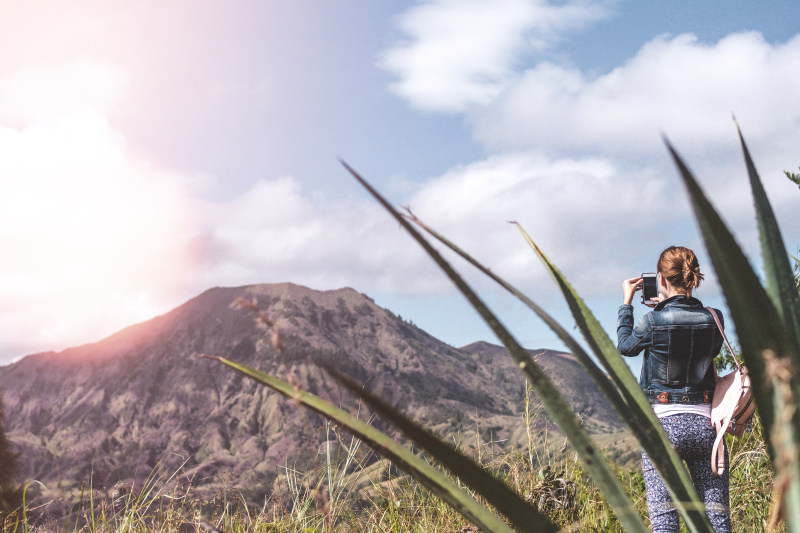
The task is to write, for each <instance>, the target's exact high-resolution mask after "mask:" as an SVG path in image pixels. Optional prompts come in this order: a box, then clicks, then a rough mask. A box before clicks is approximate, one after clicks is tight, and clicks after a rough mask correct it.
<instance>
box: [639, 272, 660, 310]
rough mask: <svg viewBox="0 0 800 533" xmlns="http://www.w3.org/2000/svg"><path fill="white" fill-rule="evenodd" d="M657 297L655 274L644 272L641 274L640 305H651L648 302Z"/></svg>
mask: <svg viewBox="0 0 800 533" xmlns="http://www.w3.org/2000/svg"><path fill="white" fill-rule="evenodd" d="M656 296H658V284H657V283H656V274H655V273H654V272H646V273H644V274H642V303H643V304H650V305H653V302H651V301H650V299H651V298H655V297H656Z"/></svg>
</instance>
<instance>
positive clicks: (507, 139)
mask: <svg viewBox="0 0 800 533" xmlns="http://www.w3.org/2000/svg"><path fill="white" fill-rule="evenodd" d="M2 15H3V16H2V17H0V48H1V49H2V50H3V51H4V52H3V54H1V55H0V180H2V181H1V183H2V194H0V250H1V251H0V362H8V361H11V360H13V359H15V358H18V357H20V356H23V355H26V354H28V353H33V352H37V351H44V350H60V349H63V348H65V347H68V346H72V345H76V344H83V343H86V342H92V341H96V340H99V339H101V338H103V337H104V336H106V335H108V334H111V333H113V332H114V331H116V330H118V329H120V328H122V327H124V326H126V325H130V324H132V323H136V322H139V321H142V320H145V319H148V318H151V317H153V316H156V315H158V314H162V313H164V312H166V311H168V310H169V309H171V308H173V307H175V306H177V305H179V304H181V303H182V302H184V301H185V300H187V299H188V298H191V297H192V296H195V295H197V294H199V293H200V292H202V291H203V290H205V289H207V288H210V287H214V286H234V285H243V284H250V283H265V282H282V281H292V282H295V283H300V284H304V285H307V286H310V287H312V288H315V289H322V290H326V289H336V288H340V287H344V286H351V287H354V288H356V289H357V290H359V291H361V292H364V293H366V294H368V295H369V296H371V297H372V298H374V299H375V300H376V302H377V303H378V304H380V305H383V306H385V307H388V308H390V309H392V310H393V311H394V312H395V313H397V314H400V315H402V316H403V317H404V318H406V319H408V320H411V321H412V322H414V323H415V324H417V325H419V326H421V327H423V328H424V329H426V330H427V331H429V332H430V333H432V334H433V335H435V336H437V337H439V338H441V339H442V340H444V341H446V342H449V343H451V344H453V345H456V346H460V345H463V344H466V343H469V342H471V341H474V340H478V339H486V340H493V337H492V335H491V333H490V332H488V330H487V329H486V328H485V327H484V326H483V325H482V324H481V323H480V322H479V319H478V318H477V315H476V314H475V313H474V312H473V311H472V310H470V309H468V308H467V307H466V306H465V304H464V301H463V299H462V298H461V296H460V295H458V294H457V293H456V292H455V290H454V289H453V287H452V286H451V285H450V283H449V282H448V281H447V280H446V279H445V278H444V276H443V275H442V274H441V273H440V272H438V271H437V269H436V267H435V266H434V265H433V263H432V262H431V261H430V260H429V259H427V258H426V257H424V256H423V255H422V253H421V252H420V250H419V249H418V248H417V246H416V245H415V244H414V243H413V242H412V241H411V240H410V238H409V237H408V236H407V235H405V234H404V233H403V232H402V230H401V229H400V228H399V227H398V225H397V224H396V223H395V222H393V221H391V220H390V219H389V218H388V216H387V214H386V213H385V212H383V211H381V209H380V208H379V207H377V206H376V204H375V203H374V202H373V201H372V200H371V199H370V198H369V197H368V196H367V195H366V193H365V192H364V191H363V190H361V189H360V188H359V186H358V185H357V184H356V183H355V182H354V181H353V180H352V178H350V176H349V175H348V174H347V172H345V170H344V169H343V168H342V166H341V165H340V163H339V158H341V159H343V160H345V161H347V162H348V163H349V164H350V165H351V166H353V167H354V168H355V169H356V170H358V171H359V172H360V173H361V174H363V175H364V176H365V177H366V178H367V179H369V180H371V181H372V182H373V184H375V185H376V186H377V187H378V188H379V189H380V190H381V191H382V192H383V193H384V194H385V195H386V196H388V197H389V198H390V199H391V200H392V201H393V202H394V203H396V204H397V205H403V206H409V207H410V208H411V209H412V210H413V211H414V212H415V213H416V214H417V215H418V216H419V217H420V218H422V219H424V220H425V221H427V222H428V223H429V224H431V225H432V226H434V227H436V228H437V229H439V230H441V231H442V232H444V233H445V234H447V235H448V236H450V237H451V238H452V239H453V240H455V241H456V242H458V243H459V244H461V245H462V246H463V247H464V248H466V249H467V250H469V251H470V252H472V253H473V255H474V256H475V257H477V258H478V259H479V260H482V261H484V262H485V263H486V264H487V265H488V266H490V267H491V268H492V269H493V270H494V271H495V272H498V273H500V274H501V275H503V276H506V277H507V278H508V279H509V280H510V281H512V282H513V283H515V284H517V285H519V286H520V287H521V288H523V289H525V290H526V292H527V293H528V294H529V295H530V296H531V297H533V298H534V299H535V300H536V301H537V302H539V303H540V304H542V305H544V306H545V307H548V308H549V309H551V310H552V311H553V313H554V314H555V315H556V316H557V317H559V318H560V319H562V320H563V321H564V323H565V325H567V326H568V327H569V326H571V324H572V322H571V320H570V319H569V316H568V313H567V312H566V307H565V306H564V304H563V303H562V302H561V300H560V299H559V298H558V295H557V294H556V292H555V288H554V284H553V283H552V281H551V280H550V279H549V277H548V276H547V275H546V273H545V272H544V270H543V269H542V267H541V266H540V264H539V263H538V261H537V260H536V258H535V257H534V256H533V254H532V253H531V251H530V250H529V249H528V248H527V245H526V244H525V242H524V241H523V240H522V238H521V237H520V235H519V233H518V232H517V231H516V230H515V229H514V227H513V226H511V225H509V224H507V221H509V220H516V221H519V222H520V223H521V224H522V225H523V226H524V227H525V228H526V229H527V231H528V232H529V233H530V234H531V235H532V237H533V238H534V239H535V240H536V241H537V242H538V243H539V245H540V246H541V247H542V248H543V249H544V250H545V252H546V253H547V254H548V255H549V256H550V258H551V259H553V260H554V261H555V262H556V263H557V264H558V265H559V266H560V268H561V269H562V270H563V271H564V272H565V273H566V274H567V276H568V277H569V278H570V280H571V281H572V282H573V284H574V285H575V286H576V288H577V289H578V290H579V292H581V293H582V294H583V296H584V297H585V298H586V300H587V301H588V303H589V305H590V306H591V307H592V308H593V309H594V310H595V312H596V313H597V314H598V316H599V318H601V320H602V321H603V323H604V324H605V325H606V326H607V327H608V329H609V331H610V332H611V333H613V329H614V325H615V324H614V322H615V317H616V307H617V305H618V303H619V300H620V298H621V290H620V284H621V281H622V280H623V279H624V278H627V277H632V276H634V275H637V274H639V273H641V272H643V271H652V270H653V269H654V263H655V260H656V259H657V256H658V253H659V252H660V251H661V250H662V249H663V248H665V247H666V246H668V245H671V244H685V245H688V246H691V247H694V248H696V250H697V252H698V253H699V255H700V257H701V261H703V263H704V264H706V265H707V266H710V265H708V262H707V261H706V260H705V258H706V254H705V250H704V249H703V246H702V241H701V240H700V239H699V237H698V234H697V228H696V226H695V224H694V222H693V221H692V219H691V216H690V213H689V212H688V208H687V203H686V200H685V194H684V191H683V189H682V185H681V183H680V181H679V178H678V176H677V173H676V172H675V169H674V166H673V164H672V162H671V161H670V160H669V158H668V155H667V152H666V150H665V148H664V144H663V142H662V138H661V136H662V135H666V136H667V137H668V138H669V139H670V141H671V142H672V143H673V144H674V145H675V147H676V148H677V149H678V151H679V152H680V153H681V154H682V155H683V156H684V157H685V159H686V160H687V161H688V163H689V165H690V167H691V168H692V169H693V170H694V171H695V173H696V174H697V176H698V179H699V180H700V181H701V183H702V185H703V186H704V188H705V189H706V190H707V191H708V192H709V194H710V195H711V197H712V198H713V201H714V203H715V204H716V205H717V206H718V207H719V208H720V209H721V210H722V211H723V214H724V218H725V219H726V221H727V222H728V223H729V224H730V226H731V227H732V228H733V229H734V231H735V233H736V235H737V237H738V240H739V242H740V243H741V244H742V245H743V247H745V249H746V250H747V252H748V254H749V255H750V257H751V258H752V262H753V264H754V266H755V267H756V268H758V267H759V266H760V262H759V261H758V253H757V250H758V242H757V235H756V232H755V225H754V220H753V209H752V202H751V200H750V197H749V190H748V184H747V178H746V174H745V169H744V166H743V163H742V158H741V154H740V150H739V148H738V141H737V137H736V133H735V129H734V125H733V121H732V115H734V114H735V116H736V118H737V120H738V122H739V124H740V125H741V127H742V129H743V131H744V134H745V136H746V138H747V141H748V143H749V145H750V148H751V150H752V152H753V155H754V157H755V159H756V163H757V166H758V168H759V171H760V173H761V175H762V177H763V179H764V182H765V186H766V188H767V191H768V194H769V195H770V197H771V199H772V201H773V203H774V207H775V209H776V211H777V214H778V218H779V221H780V223H781V226H782V228H783V232H784V238H785V239H786V242H787V245H788V246H789V247H790V249H792V251H796V249H797V247H798V245H800V209H797V206H798V205H800V191H798V189H797V187H796V186H795V185H793V184H792V183H790V182H789V181H788V180H787V179H786V178H785V177H783V170H797V167H798V165H800V98H798V95H800V74H798V73H800V34H798V30H797V21H798V20H800V6H798V4H797V3H796V2H794V1H790V0H785V1H780V2H778V1H776V2H772V3H770V8H769V9H764V8H763V7H760V6H759V5H758V4H757V3H754V2H744V1H738V0H734V1H730V0H727V1H706V2H696V1H690V0H674V1H672V2H634V1H631V0H629V1H624V0H619V1H614V0H607V1H597V2H591V1H588V0H561V1H547V0H492V1H489V0H427V1H420V2H416V3H408V2H399V1H394V0H392V1H389V0H384V1H381V2H374V1H371V0H346V1H341V2H327V1H321V0H318V1H311V0H301V1H296V2H279V1H277V0H231V1H228V2H212V1H210V0H202V1H197V0H193V1H189V0H173V1H170V2H156V1H154V0H140V1H137V2H126V3H122V2H106V1H102V0H86V1H82V0H79V1H77V2H68V3H65V2H57V1H54V0H31V1H29V2H14V3H13V4H12V3H10V2H8V3H7V5H4V6H3V10H2ZM455 264H456V265H457V266H458V267H459V268H460V269H461V270H462V271H463V272H464V273H466V274H468V275H469V279H470V280H472V281H474V283H475V284H476V286H477V287H478V288H479V289H480V290H481V291H483V294H484V295H485V298H486V300H487V302H489V303H490V305H491V306H492V307H493V309H495V310H496V311H497V312H498V313H499V314H500V315H501V317H502V318H503V320H504V321H505V322H506V323H507V324H508V325H510V326H511V327H512V329H513V331H514V332H515V333H516V335H517V336H518V338H519V339H520V341H521V342H522V343H523V344H525V345H526V346H528V347H530V348H540V347H553V348H558V347H560V343H558V341H557V340H555V339H554V337H553V335H552V334H550V332H549V331H548V330H547V329H546V328H545V327H543V326H542V325H541V324H540V323H539V322H538V321H537V320H536V319H535V317H533V316H531V315H530V314H529V313H527V312H525V311H524V310H523V309H522V308H521V307H520V306H519V305H518V304H516V303H515V302H514V301H513V300H510V299H509V298H507V297H506V296H505V295H504V294H502V293H501V292H499V291H498V290H496V289H495V288H494V287H492V286H491V285H488V284H487V283H486V282H485V281H483V280H482V279H481V278H480V277H478V276H475V275H474V274H473V273H472V272H471V271H470V270H469V269H468V268H467V267H466V266H465V265H463V264H462V263H460V262H455ZM709 270H710V268H709ZM710 274H711V273H710ZM708 278H709V279H708V282H707V283H706V284H705V285H704V286H703V287H701V288H700V290H699V293H698V295H699V296H700V297H701V298H702V299H703V300H704V301H705V302H706V303H709V304H712V305H716V306H720V307H723V308H724V301H723V299H722V298H721V296H720V293H719V291H718V289H717V286H716V283H715V280H714V279H713V275H709V276H708ZM637 312H642V310H641V309H639V310H637ZM219 355H225V354H219Z"/></svg>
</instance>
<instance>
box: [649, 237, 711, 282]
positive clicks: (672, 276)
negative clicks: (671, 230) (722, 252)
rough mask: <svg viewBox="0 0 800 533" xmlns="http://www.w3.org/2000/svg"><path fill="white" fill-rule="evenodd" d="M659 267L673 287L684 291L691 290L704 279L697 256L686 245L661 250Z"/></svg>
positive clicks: (660, 272)
mask: <svg viewBox="0 0 800 533" xmlns="http://www.w3.org/2000/svg"><path fill="white" fill-rule="evenodd" d="M657 268H658V272H659V274H661V275H662V276H663V277H664V278H666V280H667V281H669V282H670V283H671V284H672V286H673V287H675V288H676V289H678V290H683V291H684V292H691V290H692V289H694V288H696V287H699V286H700V282H701V281H703V274H701V273H700V264H699V263H698V262H697V256H696V255H694V252H693V251H692V250H690V249H689V248H686V247H684V246H670V247H669V248H667V249H666V250H664V251H663V252H661V256H660V257H659V258H658V266H657Z"/></svg>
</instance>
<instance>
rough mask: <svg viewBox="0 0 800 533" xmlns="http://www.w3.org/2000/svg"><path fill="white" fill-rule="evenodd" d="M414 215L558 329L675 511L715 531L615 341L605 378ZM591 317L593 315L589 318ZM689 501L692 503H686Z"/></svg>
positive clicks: (569, 292) (584, 319)
mask: <svg viewBox="0 0 800 533" xmlns="http://www.w3.org/2000/svg"><path fill="white" fill-rule="evenodd" d="M409 216H410V218H411V220H412V221H414V222H415V223H416V224H417V225H418V226H420V227H421V228H423V229H424V230H425V231H426V232H428V233H429V234H430V235H432V236H433V237H435V238H436V239H437V240H439V241H440V242H441V243H442V244H444V245H445V246H447V247H448V248H450V249H451V250H453V251H454V252H455V253H457V254H458V255H460V256H461V257H463V258H464V259H465V260H466V261H468V262H469V263H470V264H472V265H473V266H475V267H476V268H477V269H478V270H480V271H481V272H483V273H484V274H486V275H487V276H488V277H489V278H491V279H492V280H494V281H495V282H497V283H498V284H499V285H500V286H501V287H503V288H504V289H506V290H507V291H508V292H510V293H511V294H513V295H514V296H516V297H517V298H518V299H519V300H520V301H522V302H523V303H524V304H525V305H527V306H528V307H529V308H530V309H531V310H532V311H533V312H534V313H536V314H537V315H538V316H539V317H540V318H541V319H542V320H543V321H544V322H545V323H546V324H547V325H548V326H550V329H552V330H553V332H554V333H555V334H556V335H557V336H558V338H559V339H561V341H562V342H563V343H564V344H565V345H566V346H567V348H568V349H569V350H570V351H571V352H572V354H573V355H574V356H575V358H576V359H577V360H578V361H579V362H580V363H581V365H583V367H584V368H585V369H586V371H587V373H588V374H589V376H590V377H591V378H592V380H593V381H594V382H595V383H596V384H597V386H598V388H599V389H600V390H601V391H602V392H603V394H605V396H606V398H608V400H609V403H610V404H611V406H612V407H613V408H614V409H615V410H616V411H617V413H619V414H620V417H621V419H622V420H623V421H624V422H625V423H626V424H627V425H628V427H630V429H631V431H632V432H633V434H634V436H635V437H636V439H637V441H639V443H640V444H641V445H642V448H643V449H644V450H645V451H646V452H647V454H648V455H649V456H650V459H651V461H652V463H653V465H654V466H655V467H656V469H657V470H658V471H659V473H660V474H661V476H662V478H664V479H665V480H666V485H667V487H668V489H669V490H670V494H671V495H672V499H673V501H674V502H678V503H677V504H676V507H677V509H678V510H679V512H680V513H681V514H682V515H683V517H684V520H685V521H686V522H687V524H689V530H690V531H710V530H711V524H710V523H709V522H708V517H707V516H706V514H705V512H702V511H701V510H699V507H698V503H699V498H698V496H697V493H696V491H695V489H694V485H693V484H692V480H691V478H690V477H689V475H688V474H687V472H686V469H685V468H684V466H683V463H682V461H681V459H680V457H678V454H677V452H675V449H674V447H673V446H672V444H671V443H670V441H669V438H668V437H667V435H666V433H665V432H664V430H663V428H662V426H661V424H660V423H659V422H658V419H657V418H656V417H655V414H654V413H653V409H652V408H651V407H650V404H649V403H648V402H647V398H645V396H644V394H643V393H642V391H641V387H639V384H638V383H637V382H636V381H635V379H634V378H633V375H632V374H631V372H630V367H628V365H627V364H625V362H624V360H622V357H621V356H620V354H619V352H618V351H617V349H616V348H615V347H614V346H613V345H610V341H608V342H606V343H605V346H604V349H605V351H604V352H599V353H597V355H598V359H599V360H600V361H601V362H603V363H604V367H605V369H606V371H607V372H608V375H606V374H605V373H603V371H602V370H600V369H599V368H598V367H597V365H596V364H595V363H594V361H593V360H592V359H591V358H590V357H589V354H588V353H586V351H585V350H584V349H583V347H582V346H581V345H580V344H579V343H578V342H577V341H576V340H575V339H574V338H573V337H572V336H571V335H570V334H569V333H568V332H567V330H566V329H564V328H563V327H562V326H561V325H560V324H559V323H558V322H557V321H556V320H555V319H554V318H553V317H551V316H550V315H549V314H548V313H547V312H546V311H545V310H544V309H542V308H541V307H540V306H538V305H537V304H536V303H535V302H533V301H532V300H531V299H530V298H528V297H527V296H525V295H524V294H523V293H522V292H521V291H519V290H518V289H516V288H515V287H513V286H512V285H511V284H510V283H508V282H506V281H505V280H503V279H502V278H500V277H499V276H497V275H496V274H494V273H493V272H492V271H491V270H489V269H488V268H486V267H485V266H483V265H482V264H481V263H480V262H478V261H476V260H475V259H474V258H472V257H471V256H470V255H469V254H467V253H466V252H465V251H463V250H462V249H461V248H459V247H458V246H457V245H456V244H454V243H453V242H451V241H450V240H448V239H447V238H445V237H444V236H442V235H441V234H439V233H438V232H436V231H435V230H433V229H432V228H430V227H429V226H427V225H426V224H424V223H423V222H422V221H421V220H420V219H418V218H417V217H415V216H414V215H413V214H409ZM513 224H515V225H516V226H517V227H518V228H519V230H520V231H521V232H522V234H523V236H524V237H525V239H526V240H527V241H528V243H529V244H530V245H531V246H532V247H533V249H534V250H535V251H536V252H537V254H538V255H539V257H540V258H541V259H542V260H543V261H544V263H545V265H546V266H547V267H548V269H549V270H550V272H551V274H553V276H554V277H555V278H556V280H557V281H559V285H560V286H561V287H562V289H563V290H564V291H565V294H564V296H565V298H566V299H567V300H568V301H569V302H571V303H572V304H573V305H571V307H572V308H573V309H574V310H576V312H577V313H578V316H577V317H576V320H577V322H578V324H579V325H580V327H581V330H582V331H583V332H584V335H589V336H590V335H605V331H603V330H602V328H601V327H600V326H599V324H598V323H597V321H596V320H594V317H593V316H592V315H591V313H590V312H589V311H588V309H587V308H586V306H585V305H584V303H583V301H582V300H581V299H580V298H579V297H578V296H577V294H576V293H575V292H574V290H573V289H572V287H571V286H570V285H569V283H567V281H566V280H565V279H564V277H563V276H562V275H561V273H560V272H559V271H558V269H556V268H555V266H554V265H553V264H552V263H551V262H550V261H549V259H547V257H546V256H545V255H544V254H543V253H542V252H541V250H540V249H539V248H538V246H537V245H536V244H535V243H534V242H533V241H532V240H531V238H530V237H529V236H528V234H527V233H526V232H525V230H524V229H523V228H522V227H521V226H520V225H519V224H517V223H516V222H513ZM587 313H588V316H585V314H587ZM590 322H591V323H593V324H594V328H590V327H589V326H588V325H587V323H590ZM587 329H591V330H592V331H593V333H587ZM597 331H600V333H597ZM606 338H607V336H606ZM601 340H602V338H601V339H593V341H594V342H592V345H593V346H595V350H599V349H600V348H598V347H597V346H599V345H600V344H601ZM615 358H616V361H615ZM609 360H611V361H612V363H609ZM614 363H616V364H614ZM620 363H621V364H620ZM609 376H610V377H611V380H609ZM618 387H619V388H618ZM621 390H624V391H625V393H624V394H623V393H621V392H620V391H621ZM629 391H632V392H629ZM686 502H692V503H688V504H687V503H686Z"/></svg>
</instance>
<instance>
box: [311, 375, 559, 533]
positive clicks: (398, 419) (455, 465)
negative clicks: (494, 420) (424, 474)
mask: <svg viewBox="0 0 800 533" xmlns="http://www.w3.org/2000/svg"><path fill="white" fill-rule="evenodd" d="M325 370H326V371H327V372H328V373H329V374H330V375H332V376H333V378H334V379H336V381H338V382H339V383H340V384H342V385H343V386H344V387H345V388H347V389H348V390H349V391H350V392H352V393H353V394H355V395H356V396H358V397H359V398H361V399H362V400H363V401H364V402H365V403H366V404H367V405H369V406H370V407H372V409H373V410H374V411H375V412H376V413H377V414H379V415H380V416H382V417H383V418H384V419H386V420H387V421H389V422H390V423H391V424H392V425H393V426H394V427H396V428H397V429H399V430H400V431H401V432H402V433H403V434H404V435H405V436H406V437H408V438H409V439H411V440H412V441H413V442H414V443H415V444H416V445H417V446H419V447H420V448H422V449H423V450H425V451H426V452H428V453H429V454H430V455H431V457H433V458H434V459H436V461H437V462H438V463H439V464H441V465H442V466H443V467H445V468H446V469H447V470H449V471H450V473H451V474H453V475H455V476H457V477H458V478H459V479H460V480H461V482H462V483H464V484H465V485H467V486H468V487H470V489H472V490H473V491H475V492H477V493H478V494H480V495H481V496H482V497H483V498H484V499H485V500H486V501H487V502H488V503H489V504H490V505H492V506H493V507H494V508H495V509H497V510H498V511H499V512H500V513H502V514H503V515H505V516H506V518H508V519H509V521H510V522H511V524H512V525H513V526H514V527H515V528H516V529H517V530H518V531H532V532H534V531H535V532H539V531H541V532H546V531H557V530H558V529H559V527H558V526H556V525H555V524H553V523H552V522H550V520H549V519H548V518H547V517H546V516H544V515H542V514H541V513H539V512H538V511H537V510H536V509H534V508H533V507H532V506H531V505H530V504H528V503H527V502H526V501H525V500H524V499H522V498H521V497H520V496H519V494H517V493H516V492H514V491H513V490H511V489H510V488H509V487H508V485H506V484H505V483H503V482H502V481H500V480H499V479H497V478H495V477H494V476H492V475H491V474H490V473H489V472H488V471H486V470H485V469H484V468H483V467H481V466H480V465H479V464H477V463H476V462H475V461H473V460H472V459H470V458H469V457H467V456H465V455H464V454H462V453H461V452H459V451H458V450H457V449H456V448H455V447H453V446H452V445H451V444H449V443H447V442H445V441H443V440H441V439H439V438H438V437H436V436H435V435H434V434H433V433H431V432H430V431H428V430H427V429H425V428H424V427H422V426H421V425H420V424H418V423H416V422H414V421H413V420H411V419H410V418H408V417H407V416H405V415H404V414H403V413H401V412H400V411H398V410H397V409H395V408H394V407H392V406H391V405H389V403H388V402H385V401H384V400H382V399H381V398H379V397H378V396H376V395H375V394H372V393H371V392H369V391H367V390H366V389H365V388H364V387H363V386H362V385H360V384H358V383H356V382H354V381H353V380H351V379H350V378H348V377H347V376H345V375H344V374H342V373H340V372H338V371H337V370H335V369H334V368H332V367H326V368H325Z"/></svg>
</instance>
